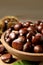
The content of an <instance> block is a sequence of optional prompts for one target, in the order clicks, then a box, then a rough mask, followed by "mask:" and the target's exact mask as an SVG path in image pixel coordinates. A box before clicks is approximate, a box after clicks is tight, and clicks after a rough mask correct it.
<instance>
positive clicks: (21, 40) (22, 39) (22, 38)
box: [14, 36, 26, 43]
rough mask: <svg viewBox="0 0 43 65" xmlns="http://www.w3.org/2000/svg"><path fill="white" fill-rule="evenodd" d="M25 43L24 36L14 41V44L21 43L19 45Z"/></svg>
mask: <svg viewBox="0 0 43 65" xmlns="http://www.w3.org/2000/svg"><path fill="white" fill-rule="evenodd" d="M25 41H26V39H25V37H24V36H20V37H18V38H17V39H15V40H14V42H21V43H24V42H25Z"/></svg>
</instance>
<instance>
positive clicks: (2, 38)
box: [1, 31, 43, 57]
mask: <svg viewBox="0 0 43 65" xmlns="http://www.w3.org/2000/svg"><path fill="white" fill-rule="evenodd" d="M5 33H6V31H5V32H4V33H3V34H2V36H1V42H2V44H3V45H4V46H6V47H8V48H9V49H10V50H12V51H15V52H17V53H20V54H23V55H29V56H35V57H36V56H43V53H30V52H24V51H19V50H16V49H14V48H12V47H11V46H10V45H8V43H6V42H5V40H4V36H5Z"/></svg>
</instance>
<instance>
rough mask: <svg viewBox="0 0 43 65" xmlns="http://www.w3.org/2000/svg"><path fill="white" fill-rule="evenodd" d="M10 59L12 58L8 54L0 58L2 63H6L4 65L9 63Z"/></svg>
mask: <svg viewBox="0 0 43 65" xmlns="http://www.w3.org/2000/svg"><path fill="white" fill-rule="evenodd" d="M11 58H12V55H11V54H10V53H7V54H3V55H2V56H1V60H2V61H3V62H6V63H8V62H10V60H11Z"/></svg>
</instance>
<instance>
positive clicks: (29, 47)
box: [23, 42, 31, 52]
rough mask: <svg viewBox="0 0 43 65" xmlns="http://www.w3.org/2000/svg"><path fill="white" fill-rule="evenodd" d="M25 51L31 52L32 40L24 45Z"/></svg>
mask: <svg viewBox="0 0 43 65" xmlns="http://www.w3.org/2000/svg"><path fill="white" fill-rule="evenodd" d="M23 51H26V52H30V51H31V42H27V43H25V44H24V46H23Z"/></svg>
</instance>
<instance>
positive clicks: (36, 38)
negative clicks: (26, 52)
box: [32, 33, 42, 44]
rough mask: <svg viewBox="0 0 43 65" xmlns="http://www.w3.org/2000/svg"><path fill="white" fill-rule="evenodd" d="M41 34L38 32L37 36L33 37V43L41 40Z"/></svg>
mask: <svg viewBox="0 0 43 65" xmlns="http://www.w3.org/2000/svg"><path fill="white" fill-rule="evenodd" d="M41 36H42V35H41V34H40V33H37V34H36V35H35V36H33V37H32V43H34V44H35V43H39V41H40V40H41Z"/></svg>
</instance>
